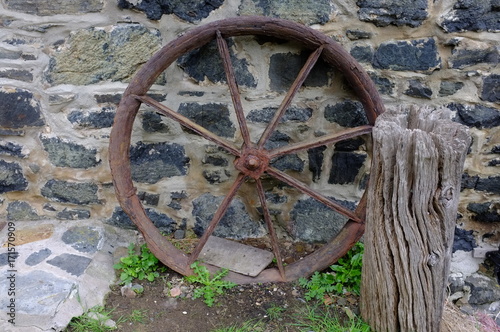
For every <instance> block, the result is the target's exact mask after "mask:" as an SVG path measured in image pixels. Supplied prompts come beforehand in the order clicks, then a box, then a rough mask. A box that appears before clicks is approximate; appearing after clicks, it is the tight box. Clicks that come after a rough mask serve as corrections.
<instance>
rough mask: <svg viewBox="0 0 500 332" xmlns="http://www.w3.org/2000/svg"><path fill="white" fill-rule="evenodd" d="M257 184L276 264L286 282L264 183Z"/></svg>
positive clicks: (258, 181) (257, 182) (258, 182)
mask: <svg viewBox="0 0 500 332" xmlns="http://www.w3.org/2000/svg"><path fill="white" fill-rule="evenodd" d="M255 183H256V184H257V193H258V194H259V199H260V205H261V207H262V213H263V214H264V220H265V221H266V225H267V229H268V230H269V236H270V237H271V245H272V248H273V253H274V257H275V258H276V264H277V265H278V270H279V271H280V275H281V278H282V279H283V281H285V280H286V276H285V268H284V267H283V261H282V260H281V253H280V248H279V244H278V237H277V236H276V231H275V230H274V226H273V223H272V221H271V216H270V214H269V209H268V207H267V202H266V196H265V192H264V187H263V186H262V181H260V179H257V180H256V181H255Z"/></svg>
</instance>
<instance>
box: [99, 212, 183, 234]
mask: <svg viewBox="0 0 500 332" xmlns="http://www.w3.org/2000/svg"><path fill="white" fill-rule="evenodd" d="M145 211H146V215H147V216H148V218H149V219H150V220H151V221H152V222H153V224H154V225H155V226H156V228H158V230H159V231H160V232H162V233H164V234H170V233H172V232H173V231H175V228H176V225H177V224H176V222H175V221H174V220H173V219H172V218H170V217H169V216H167V215H166V214H164V213H159V212H157V211H155V210H153V209H145ZM105 222H106V223H107V224H110V225H113V226H117V227H120V228H125V229H137V226H136V225H135V224H134V223H133V222H132V220H131V219H130V217H129V216H128V215H127V214H126V213H125V211H123V210H122V209H121V208H120V207H117V208H115V210H114V211H113V215H112V216H111V218H110V219H107V220H106V221H105Z"/></svg>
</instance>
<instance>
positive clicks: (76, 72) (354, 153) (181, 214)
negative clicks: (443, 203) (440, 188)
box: [0, 0, 500, 265]
mask: <svg viewBox="0 0 500 332" xmlns="http://www.w3.org/2000/svg"><path fill="white" fill-rule="evenodd" d="M187 3H189V5H187ZM0 6H1V11H0V12H1V14H0V15H1V16H0V136H1V137H0V216H2V217H3V218H7V219H8V220H34V221H36V220H40V219H48V218H57V219H81V220H82V223H84V222H85V219H89V218H94V219H100V220H102V221H103V222H107V223H111V224H117V225H120V226H123V227H133V225H132V224H131V222H130V220H128V218H127V217H126V215H125V214H124V213H123V211H122V210H121V209H120V208H119V206H118V204H117V200H116V198H115V196H114V191H113V185H112V179H111V174H110V171H109V164H108V151H107V147H108V143H109V133H110V128H111V126H112V122H113V117H114V112H115V110H116V108H117V105H118V103H119V100H120V96H121V93H122V92H123V91H124V89H125V88H126V86H127V84H128V82H130V79H131V77H132V75H133V74H134V72H135V71H136V70H137V68H139V67H140V66H141V65H142V64H144V63H145V62H146V61H147V60H148V59H149V58H150V57H151V55H152V54H153V53H154V52H155V51H156V50H158V49H159V48H160V47H162V45H164V44H166V43H167V42H169V41H171V40H173V39H175V38H176V36H178V35H179V34H181V33H182V32H183V31H186V30H187V29H190V28H193V27H195V26H198V25H201V24H204V23H207V22H211V21H215V20H218V19H223V18H227V17H234V16H238V15H249V14H258V15H266V16H271V17H280V18H284V19H289V20H293V21H297V22H300V23H303V24H306V25H310V26H312V27H313V28H314V29H317V30H319V31H322V32H323V33H325V34H326V35H328V36H330V37H331V38H333V39H334V40H336V41H338V42H339V43H340V44H342V45H343V46H344V47H345V48H346V49H347V50H348V51H349V52H350V54H351V55H352V56H353V57H354V58H356V59H357V60H358V61H359V62H360V63H361V64H362V65H363V66H364V67H365V69H366V70H367V71H368V72H369V74H370V75H371V77H372V79H373V81H374V82H375V84H376V85H377V87H378V89H379V91H380V93H381V95H382V98H383V100H384V102H385V104H386V106H387V107H391V106H397V105H400V104H417V105H424V104H425V105H430V106H432V107H436V108H438V107H442V106H445V107H448V108H450V109H451V110H452V111H453V114H454V117H455V118H454V120H455V121H458V122H460V123H463V124H465V125H466V126H468V127H470V132H471V135H472V137H473V143H472V145H471V147H470V152H469V155H468V158H467V161H466V165H465V172H464V175H463V184H462V192H461V201H460V207H459V216H458V219H457V231H456V241H455V249H454V250H456V251H457V252H461V253H463V254H462V256H460V257H461V258H460V259H461V260H465V261H467V262H469V261H470V260H473V261H474V264H476V265H478V264H479V262H480V261H481V260H479V261H478V260H474V259H473V258H472V256H471V251H472V249H474V248H475V247H477V246H496V247H497V246H498V244H499V242H500V171H499V170H500V168H499V167H500V110H499V104H500V88H499V87H500V68H499V66H498V62H499V48H500V46H499V45H500V43H499V40H500V34H499V32H500V3H499V1H497V0H488V1H480V0H443V1H430V0H418V1H414V0H411V1H410V0H404V1H401V0H384V1H381V0H358V1H347V0H332V1H330V0H318V1H299V0H282V1H269V0H264V1H263V0H258V1H257V0H212V1H206V0H194V1H189V2H185V1H181V0H172V1H160V0H143V1H140V0H139V1H137V0H135V1H132V0H118V1H109V0H106V1H105V0H86V1H82V0H71V1H61V0H60V1H50V2H39V1H28V0H1V1H0ZM229 46H230V50H231V56H232V60H233V65H234V67H235V70H236V72H237V80H238V84H239V85H240V87H241V90H242V94H243V95H244V97H245V103H246V101H253V102H255V105H256V106H255V108H251V109H248V110H247V112H248V114H247V119H248V121H249V123H251V124H252V126H255V127H256V128H261V127H262V126H263V124H262V123H264V122H265V121H268V120H269V119H270V118H271V117H272V114H273V113H274V112H275V111H276V108H277V106H278V105H279V101H280V100H281V99H280V98H282V96H283V94H284V91H286V89H287V88H288V86H289V85H290V82H291V80H293V79H294V77H295V75H296V74H297V72H298V70H299V68H300V66H301V65H302V63H304V61H305V59H306V58H307V56H308V53H307V52H304V51H303V50H301V49H299V48H297V47H296V45H294V44H290V43H284V42H283V41H279V40H266V39H264V38H260V39H259V38H241V39H236V38H235V39H231V40H229ZM262 52H264V53H262ZM224 83H225V77H224V72H223V69H222V67H221V66H220V59H219V58H218V55H217V49H216V46H215V44H213V43H210V44H208V45H207V46H205V47H203V48H201V49H199V50H195V51H193V52H190V53H189V54H186V55H184V56H182V57H181V58H180V59H179V60H178V61H177V63H176V64H174V65H173V66H171V67H170V68H169V69H168V70H167V71H166V72H165V74H162V75H160V77H159V78H158V79H157V81H156V84H155V85H154V86H153V88H152V90H151V96H152V97H154V98H155V99H156V100H158V101H165V102H166V103H167V104H168V105H169V106H170V107H172V108H174V109H176V110H178V111H179V112H180V113H182V114H184V115H185V116H187V117H189V118H191V119H193V120H194V121H195V122H199V123H203V124H204V125H205V126H206V127H207V128H209V129H210V130H212V131H213V132H215V133H217V134H218V135H220V136H222V137H226V138H235V137H236V138H237V134H235V133H236V132H237V124H236V122H235V119H234V115H232V114H231V112H230V110H231V108H230V107H229V106H230V98H229V97H228V94H227V90H226V87H225V85H224ZM332 90H333V92H334V94H337V95H338V97H335V98H330V99H325V97H324V95H326V93H330V94H331V92H332ZM353 95H354V94H353V93H352V91H350V89H349V88H348V87H346V86H345V82H344V81H343V80H342V78H341V77H340V76H339V75H337V74H336V73H335V72H334V71H333V70H331V69H330V68H328V66H326V65H325V64H324V63H321V62H320V63H318V65H317V66H316V67H315V69H314V70H313V72H312V73H311V76H310V77H309V78H308V79H307V80H306V82H305V88H304V89H303V95H301V96H300V97H299V100H298V101H297V102H296V103H294V104H293V107H291V108H290V110H289V111H287V114H286V115H285V117H284V119H283V124H281V125H280V126H281V127H279V130H278V131H277V132H276V133H275V134H273V136H272V137H271V140H270V142H269V147H278V146H281V145H284V144H287V143H288V142H290V141H297V140H302V139H304V138H305V137H306V136H307V135H312V136H319V135H323V134H324V133H325V132H327V131H328V130H332V129H335V128H337V129H338V128H339V127H354V126H359V125H362V124H364V123H366V118H365V117H364V115H363V110H362V106H361V104H360V103H359V102H358V101H356V100H355V98H354V97H353ZM318 108H319V109H321V111H322V112H323V113H324V115H321V116H318V114H317V113H318V112H315V110H316V109H318ZM214 112H216V113H215V114H216V116H214V115H213V114H214ZM325 120H326V121H325ZM196 145H198V146H201V147H202V149H201V152H199V151H198V152H196V151H194V146H196ZM131 163H132V176H133V178H134V180H135V181H136V182H137V183H138V190H139V195H140V197H141V199H142V200H143V202H144V205H145V207H146V210H147V212H148V214H149V215H150V217H151V219H152V220H153V221H154V222H155V224H157V226H158V227H159V228H160V229H161V230H162V231H164V232H166V233H170V232H173V231H175V230H178V229H185V228H186V227H188V228H189V227H192V228H193V229H194V231H195V233H199V232H201V231H203V229H204V227H206V219H207V218H209V217H210V215H211V214H213V202H214V201H217V200H219V198H217V196H220V195H222V193H223V192H224V190H225V189H227V188H228V185H229V184H230V183H231V182H232V181H230V180H231V179H234V176H235V171H234V168H232V166H231V165H230V164H231V158H230V156H229V155H228V154H226V153H225V152H224V151H223V150H220V149H218V148H217V147H215V146H213V145H210V144H208V143H206V142H205V141H202V140H201V139H200V138H199V137H197V136H196V135H193V133H189V132H185V131H183V130H182V129H181V128H180V127H179V126H178V125H177V124H176V123H174V122H172V121H169V120H166V119H165V118H164V117H160V115H159V114H157V113H156V112H154V111H152V109H150V108H147V107H145V108H144V110H143V111H141V113H140V115H139V116H138V117H137V121H136V124H135V127H134V135H133V146H132V147H131ZM273 163H274V165H275V167H277V168H279V169H282V170H288V171H290V172H296V173H300V177H301V179H302V180H303V181H305V182H308V183H309V184H310V185H311V186H312V187H316V188H326V189H325V193H326V194H328V195H329V196H332V197H333V198H335V199H336V200H338V201H339V202H340V203H341V204H344V205H346V206H347V207H352V206H354V205H355V204H356V202H357V200H358V199H359V196H360V193H361V192H362V189H363V188H364V183H365V181H366V176H365V175H366V172H367V164H369V156H367V154H366V144H365V142H364V141H363V140H361V141H356V140H354V141H348V142H346V143H344V144H338V145H337V146H336V147H335V150H334V151H333V150H332V149H329V150H328V149H327V150H325V148H323V147H321V148H316V149H311V150H309V151H307V153H304V154H295V155H290V156H287V157H286V158H281V159H278V160H275V161H274V162H273ZM267 185H268V187H269V188H270V189H269V192H268V199H269V202H270V206H271V209H272V213H273V216H274V218H275V219H276V220H277V221H278V222H281V223H284V224H285V225H284V229H286V230H288V231H289V233H290V234H291V235H295V237H297V238H299V239H301V240H304V241H324V240H325V237H326V238H327V237H329V236H331V235H332V234H335V232H336V231H338V227H339V225H341V224H342V222H343V221H344V219H342V217H340V216H338V215H336V214H335V213H334V212H332V211H329V210H325V208H324V207H323V206H322V205H321V204H318V203H317V202H316V201H314V200H311V199H308V198H307V197H301V196H298V195H296V194H290V193H289V191H288V189H287V188H283V186H282V185H281V186H280V185H279V184H276V183H274V184H273V183H271V182H270V183H267ZM245 190H247V189H245V188H244V189H243V192H244V194H242V195H240V196H241V197H240V198H238V199H237V200H235V202H234V204H233V205H232V206H231V209H230V213H229V216H228V217H227V218H226V219H228V218H231V220H232V222H227V225H228V226H227V227H225V228H224V227H221V229H220V230H219V234H221V235H224V236H228V237H233V238H241V237H247V236H250V237H251V236H259V235H260V234H263V232H264V228H263V225H262V224H259V223H257V224H255V223H254V224H249V223H248V220H247V219H249V218H251V217H254V218H255V216H256V214H258V213H257V212H252V211H249V210H250V207H252V206H255V205H256V200H253V199H250V198H248V197H249V196H248V195H246V192H245ZM195 192H198V193H200V194H201V195H199V196H195V194H194V193H195ZM186 202H192V203H190V204H189V205H188V204H187V203H186ZM285 207H286V208H289V210H290V212H289V214H286V215H283V214H282V212H281V211H282V210H284V209H283V208H285ZM311 216H313V217H311ZM325 217H327V218H330V219H332V218H333V219H334V220H335V222H334V223H332V224H331V225H329V226H328V228H329V229H328V230H327V231H326V232H325V231H324V229H321V227H323V226H321V225H316V224H315V223H316V222H317V221H318V220H321V219H322V218H325ZM257 219H259V217H258V216H257ZM288 220H291V222H288ZM222 224H223V226H224V224H225V223H224V220H223V222H222ZM249 225H250V226H251V227H250V226H249ZM318 228H319V229H320V231H317V230H318ZM457 257H458V256H457ZM464 257H465V258H464Z"/></svg>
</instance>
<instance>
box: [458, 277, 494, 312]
mask: <svg viewBox="0 0 500 332" xmlns="http://www.w3.org/2000/svg"><path fill="white" fill-rule="evenodd" d="M465 285H467V286H469V287H470V297H469V301H468V303H469V304H471V305H481V304H487V305H489V304H490V303H493V302H496V301H499V300H500V287H498V284H497V283H496V281H495V280H493V279H490V278H488V277H486V276H483V275H480V274H475V275H471V276H469V277H467V278H466V279H465Z"/></svg>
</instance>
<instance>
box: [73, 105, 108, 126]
mask: <svg viewBox="0 0 500 332" xmlns="http://www.w3.org/2000/svg"><path fill="white" fill-rule="evenodd" d="M114 119H115V110H114V109H110V108H103V109H101V110H100V111H97V112H94V111H91V112H83V111H72V112H71V113H70V114H69V115H68V120H69V122H71V123H72V124H74V125H75V126H76V127H78V128H88V129H101V128H111V126H112V125H113V120H114Z"/></svg>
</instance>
